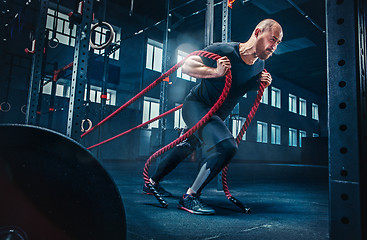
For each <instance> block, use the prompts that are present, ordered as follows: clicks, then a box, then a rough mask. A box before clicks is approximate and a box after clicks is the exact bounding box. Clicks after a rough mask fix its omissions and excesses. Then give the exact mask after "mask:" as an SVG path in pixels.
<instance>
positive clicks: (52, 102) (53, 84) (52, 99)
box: [48, 62, 59, 129]
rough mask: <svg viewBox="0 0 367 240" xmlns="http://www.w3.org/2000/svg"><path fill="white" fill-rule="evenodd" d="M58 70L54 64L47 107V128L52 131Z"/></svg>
mask: <svg viewBox="0 0 367 240" xmlns="http://www.w3.org/2000/svg"><path fill="white" fill-rule="evenodd" d="M57 70H58V64H57V62H55V63H54V74H53V76H52V82H51V96H50V105H49V109H48V110H49V113H48V114H49V115H48V128H49V129H52V125H53V117H54V111H55V99H56V87H57V80H58V79H59V77H58V75H59V73H58V72H57Z"/></svg>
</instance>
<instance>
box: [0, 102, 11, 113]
mask: <svg viewBox="0 0 367 240" xmlns="http://www.w3.org/2000/svg"><path fill="white" fill-rule="evenodd" d="M3 106H7V109H4V108H3ZM10 109H11V105H10V103H9V102H2V103H0V111H2V112H9V111H10Z"/></svg>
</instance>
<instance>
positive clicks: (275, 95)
mask: <svg viewBox="0 0 367 240" xmlns="http://www.w3.org/2000/svg"><path fill="white" fill-rule="evenodd" d="M280 93H281V92H280V89H278V88H275V87H271V106H273V107H276V108H280Z"/></svg>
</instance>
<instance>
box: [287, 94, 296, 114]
mask: <svg viewBox="0 0 367 240" xmlns="http://www.w3.org/2000/svg"><path fill="white" fill-rule="evenodd" d="M288 99H289V111H290V112H294V113H297V105H296V103H297V97H296V96H294V95H293V94H289V98H288Z"/></svg>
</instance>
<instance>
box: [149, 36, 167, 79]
mask: <svg viewBox="0 0 367 240" xmlns="http://www.w3.org/2000/svg"><path fill="white" fill-rule="evenodd" d="M162 58H163V44H162V43H159V42H156V41H154V40H152V39H148V44H147V58H146V65H145V67H146V68H148V69H150V70H154V71H157V72H162Z"/></svg>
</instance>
